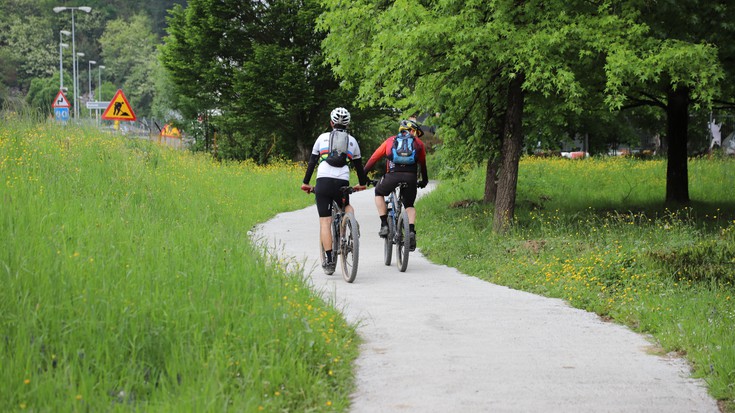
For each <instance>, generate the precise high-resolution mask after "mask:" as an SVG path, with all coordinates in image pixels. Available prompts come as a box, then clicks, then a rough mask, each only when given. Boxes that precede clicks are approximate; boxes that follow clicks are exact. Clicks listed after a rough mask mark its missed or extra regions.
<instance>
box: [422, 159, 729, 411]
mask: <svg viewBox="0 0 735 413" xmlns="http://www.w3.org/2000/svg"><path fill="white" fill-rule="evenodd" d="M665 168H666V164H665V161H663V160H652V161H640V160H635V159H629V158H608V159H594V158H592V159H587V160H582V161H571V160H567V159H540V158H524V159H522V161H521V165H520V174H519V182H518V198H517V210H516V222H515V226H514V228H513V230H512V231H511V233H510V234H509V235H507V236H497V235H495V234H493V233H492V216H493V207H492V205H487V204H483V203H482V202H480V200H481V199H482V190H483V188H484V175H483V174H484V168H478V169H476V170H475V171H474V172H473V173H472V174H470V175H469V176H468V177H466V178H464V179H459V180H454V181H450V182H443V183H442V185H440V187H439V188H438V189H437V190H436V191H435V192H433V193H432V194H430V195H428V196H427V197H425V198H422V200H421V203H420V206H419V211H420V218H419V227H418V228H419V231H420V232H421V234H422V235H421V249H422V252H423V253H424V254H426V255H427V256H428V257H429V258H430V259H431V260H434V261H438V262H441V263H444V264H447V265H450V266H453V267H457V268H459V269H460V270H462V271H463V272H465V273H468V274H472V275H475V276H477V277H480V278H483V279H486V280H488V281H492V282H494V283H498V284H502V285H507V286H510V287H513V288H517V289H521V290H526V291H531V292H534V293H538V294H542V295H546V296H550V297H558V298H562V299H564V300H566V301H568V302H569V303H570V304H571V305H573V306H575V307H578V308H583V309H586V310H589V311H594V312H597V313H598V314H600V315H601V316H603V317H606V318H609V319H613V320H615V321H617V322H620V323H623V324H626V325H628V326H630V327H632V328H633V329H635V330H637V331H641V332H645V333H650V334H651V335H652V336H653V337H654V338H655V339H656V340H657V341H658V342H659V343H660V345H661V348H662V351H665V352H677V353H680V354H682V355H684V356H686V358H687V359H688V360H689V361H690V362H691V364H692V366H693V369H694V375H695V376H697V377H702V378H704V380H706V382H707V384H708V386H709V391H710V393H711V394H712V395H713V396H714V397H715V398H717V399H720V400H722V404H723V405H724V406H727V407H726V409H728V411H735V407H734V406H735V402H734V400H735V345H733V343H735V190H733V188H735V160H732V159H711V160H708V159H692V160H690V162H689V178H690V180H689V182H690V184H689V189H690V195H691V198H692V203H691V205H690V206H686V207H674V206H671V205H669V206H667V205H665V204H664V203H663V202H662V201H663V199H664V195H665V185H666V182H665V176H666V170H665Z"/></svg>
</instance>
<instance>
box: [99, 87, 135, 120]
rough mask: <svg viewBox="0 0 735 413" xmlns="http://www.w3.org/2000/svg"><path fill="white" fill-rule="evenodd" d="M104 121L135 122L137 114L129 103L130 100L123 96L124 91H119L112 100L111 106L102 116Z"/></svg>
mask: <svg viewBox="0 0 735 413" xmlns="http://www.w3.org/2000/svg"><path fill="white" fill-rule="evenodd" d="M102 119H107V120H135V119H136V117H135V113H134V112H133V109H132V108H131V107H130V103H128V99H127V98H126V97H125V94H123V91H122V89H118V90H117V93H115V97H113V98H112V100H111V101H110V104H109V105H108V106H107V109H105V112H104V113H103V114H102Z"/></svg>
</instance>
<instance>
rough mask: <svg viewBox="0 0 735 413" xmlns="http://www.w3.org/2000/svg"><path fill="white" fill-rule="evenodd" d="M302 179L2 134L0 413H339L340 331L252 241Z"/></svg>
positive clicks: (115, 143)
mask: <svg viewBox="0 0 735 413" xmlns="http://www.w3.org/2000/svg"><path fill="white" fill-rule="evenodd" d="M302 173H303V169H302V168H300V167H297V166H296V165H291V164H280V165H272V166H268V167H261V166H257V165H254V164H251V163H231V164H226V163H216V162H213V161H212V160H211V159H209V158H208V157H205V156H195V155H192V154H189V153H184V152H177V151H173V150H170V149H167V148H165V147H159V146H156V145H154V144H150V143H148V142H147V141H141V140H134V139H133V140H131V139H124V138H119V137H112V136H110V135H106V134H103V133H100V132H98V131H95V130H90V129H83V128H76V127H73V126H67V127H62V126H57V125H51V124H45V123H38V122H32V121H26V120H23V119H9V118H6V119H3V122H1V123H0V200H1V201H2V207H1V208H0V234H2V237H0V284H2V288H0V382H2V383H3V385H2V386H0V406H3V410H4V411H54V412H62V411H148V412H155V411H161V412H164V411H165V412H171V411H176V412H187V411H191V412H210V411H211V412H224V411H237V412H258V411H299V412H324V411H344V410H345V408H346V407H347V406H348V405H349V394H350V392H351V390H352V387H353V382H352V380H353V377H352V374H353V373H352V361H353V360H354V358H355V357H356V356H357V342H356V341H357V336H356V333H355V331H354V327H352V326H350V325H348V324H347V323H346V322H345V321H344V319H343V318H342V316H341V315H340V313H339V312H338V311H337V310H336V309H335V308H334V307H333V306H331V305H330V303H327V302H325V301H324V300H323V299H322V297H319V296H316V295H315V294H314V293H313V292H311V291H310V290H309V289H308V288H307V287H306V286H305V284H304V282H303V279H302V277H301V276H300V275H299V274H292V275H288V274H287V273H286V272H285V270H284V268H283V267H284V265H282V264H283V263H277V262H276V263H274V262H265V261H264V260H263V259H262V258H260V257H261V256H262V254H261V251H258V250H256V247H254V246H252V245H251V243H250V241H249V237H248V231H249V230H250V229H251V228H252V226H253V225H255V224H256V223H258V222H262V221H265V220H267V219H268V218H269V217H271V216H273V215H274V214H276V213H278V212H281V211H285V210H293V209H296V208H300V207H303V206H306V205H307V204H308V203H310V202H312V201H311V199H309V197H304V196H303V194H301V193H300V192H299V191H295V190H294V189H293V188H294V182H299V180H300V176H301V174H302Z"/></svg>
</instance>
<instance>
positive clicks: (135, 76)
mask: <svg viewBox="0 0 735 413" xmlns="http://www.w3.org/2000/svg"><path fill="white" fill-rule="evenodd" d="M156 42H157V38H156V36H155V35H154V34H153V32H152V31H151V20H150V18H149V17H148V16H145V15H142V14H136V15H134V16H132V17H130V18H126V19H118V20H112V21H110V22H108V23H107V26H106V28H105V33H104V34H103V35H102V36H101V37H100V39H99V43H100V46H101V48H102V58H103V59H104V63H105V77H106V78H107V79H110V81H111V82H112V83H114V84H116V85H119V86H118V88H120V89H122V90H123V91H124V93H125V96H126V97H127V98H128V100H129V101H130V104H131V106H132V107H133V108H135V112H136V115H137V116H149V115H150V113H151V107H152V105H153V99H154V96H155V94H156V90H155V79H156V77H155V76H154V75H155V73H156V71H155V67H156V65H157V57H156Z"/></svg>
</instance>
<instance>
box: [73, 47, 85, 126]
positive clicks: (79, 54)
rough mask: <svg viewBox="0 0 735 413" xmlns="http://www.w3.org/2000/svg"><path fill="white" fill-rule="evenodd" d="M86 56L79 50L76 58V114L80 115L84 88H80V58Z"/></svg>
mask: <svg viewBox="0 0 735 413" xmlns="http://www.w3.org/2000/svg"><path fill="white" fill-rule="evenodd" d="M80 57H84V53H82V52H77V54H76V55H75V59H74V66H75V67H76V69H75V73H76V79H74V116H76V117H79V102H81V99H82V97H81V96H79V94H81V92H82V90H81V89H80V88H79V75H80V74H81V73H79V58H80Z"/></svg>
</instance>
